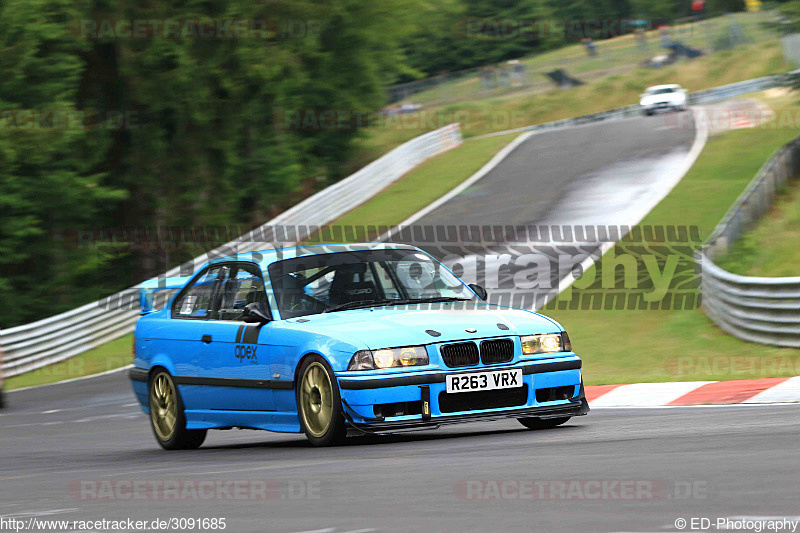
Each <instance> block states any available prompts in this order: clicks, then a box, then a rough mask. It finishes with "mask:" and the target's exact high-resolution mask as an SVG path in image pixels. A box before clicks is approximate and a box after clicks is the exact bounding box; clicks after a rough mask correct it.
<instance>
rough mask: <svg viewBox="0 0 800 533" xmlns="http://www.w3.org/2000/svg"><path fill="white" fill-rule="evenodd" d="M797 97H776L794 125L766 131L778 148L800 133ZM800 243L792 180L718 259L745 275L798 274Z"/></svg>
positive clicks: (799, 207) (799, 208) (798, 202)
mask: <svg viewBox="0 0 800 533" xmlns="http://www.w3.org/2000/svg"><path fill="white" fill-rule="evenodd" d="M797 98H798V96H797V95H793V94H790V95H788V96H785V97H782V98H778V99H777V102H778V103H779V106H778V107H779V111H778V113H779V115H778V117H779V118H778V121H779V122H780V120H781V118H783V119H787V117H791V118H792V121H791V123H792V126H791V127H783V128H781V129H778V130H777V131H771V132H770V131H765V132H763V134H764V135H772V136H774V139H775V143H776V147H777V144H778V143H788V142H789V141H791V140H793V139H794V138H796V137H797V136H798V135H800V124H798V123H797V122H795V120H797V118H798V117H800V104H798V102H797ZM770 103H771V102H770ZM773 106H775V103H773ZM785 124H789V122H785ZM798 242H800V184H798V183H797V181H793V182H790V183H789V184H787V185H786V186H785V187H784V188H783V190H781V191H779V194H778V196H777V197H776V199H775V203H774V204H773V206H772V208H771V209H770V210H769V211H768V212H767V214H766V215H765V216H764V217H763V218H762V219H761V220H759V221H758V223H757V224H756V227H755V228H753V229H752V230H751V231H748V232H746V233H745V234H744V235H742V237H741V238H740V239H739V240H738V241H737V242H736V243H734V245H733V247H731V249H730V251H729V252H728V253H727V254H726V255H724V256H722V257H720V258H718V259H717V264H718V265H719V266H721V267H722V268H724V269H726V270H728V271H729V272H734V273H736V274H742V275H745V276H764V277H789V276H797V275H798V268H797V265H798V264H800V247H798V246H797V243H798Z"/></svg>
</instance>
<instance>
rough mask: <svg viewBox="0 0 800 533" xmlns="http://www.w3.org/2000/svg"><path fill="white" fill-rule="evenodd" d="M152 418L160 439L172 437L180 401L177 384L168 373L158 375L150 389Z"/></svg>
mask: <svg viewBox="0 0 800 533" xmlns="http://www.w3.org/2000/svg"><path fill="white" fill-rule="evenodd" d="M150 418H151V419H152V421H153V428H154V429H155V431H156V434H157V435H158V438H159V439H161V440H162V441H168V440H169V439H171V438H172V435H173V434H174V433H175V423H176V422H177V421H178V402H177V395H176V393H175V385H174V384H173V383H172V380H171V379H170V378H169V376H168V375H167V374H159V375H158V376H156V379H155V381H154V382H153V386H152V387H151V389H150Z"/></svg>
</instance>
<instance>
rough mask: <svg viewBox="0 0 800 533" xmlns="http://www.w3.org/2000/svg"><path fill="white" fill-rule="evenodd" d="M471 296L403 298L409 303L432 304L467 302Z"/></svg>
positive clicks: (404, 301)
mask: <svg viewBox="0 0 800 533" xmlns="http://www.w3.org/2000/svg"><path fill="white" fill-rule="evenodd" d="M471 300H472V298H456V297H455V296H432V297H430V298H417V299H414V300H410V299H409V300H403V303H409V304H432V303H439V302H469V301H471Z"/></svg>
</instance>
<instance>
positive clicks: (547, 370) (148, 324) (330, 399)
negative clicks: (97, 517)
mask: <svg viewBox="0 0 800 533" xmlns="http://www.w3.org/2000/svg"><path fill="white" fill-rule="evenodd" d="M165 289H177V291H176V292H175V294H174V295H173V296H172V297H171V298H170V299H169V301H168V302H167V303H166V306H164V307H163V308H161V309H159V310H155V309H154V305H153V301H154V295H155V293H156V291H158V290H165ZM486 297H487V295H486V291H485V290H484V289H483V288H482V287H480V286H478V285H466V284H465V283H464V282H462V281H461V280H460V279H459V278H457V277H456V276H455V275H454V274H453V273H452V272H451V271H450V270H448V269H447V268H446V267H445V266H444V265H442V264H441V263H439V262H438V261H437V260H435V259H434V258H432V257H431V256H430V255H428V254H427V253H425V252H423V251H422V250H420V249H419V248H416V247H413V246H408V245H401V244H342V245H320V246H303V247H297V248H285V249H277V250H268V251H263V252H253V253H247V254H240V255H236V256H231V257H223V258H218V259H215V260H213V261H211V262H209V263H207V264H206V265H204V266H203V267H202V268H201V269H200V270H199V271H197V273H196V274H195V275H193V276H191V277H186V278H161V279H154V280H150V281H149V282H146V283H144V284H142V286H141V288H140V298H141V303H142V317H141V318H140V319H139V321H138V324H137V326H136V333H135V340H134V368H132V369H131V370H130V379H131V382H132V384H133V390H134V392H135V394H136V397H137V399H138V400H139V402H140V403H141V405H142V409H143V410H144V412H145V413H147V414H148V415H149V417H150V423H151V426H152V429H153V433H154V435H155V437H156V440H157V441H158V443H159V444H160V445H161V446H162V447H164V448H166V449H188V448H197V447H199V446H200V445H201V444H202V443H203V441H204V440H205V437H206V433H207V431H208V430H209V429H229V428H250V429H263V430H270V431H279V432H288V433H301V432H302V433H305V435H306V436H307V437H308V439H309V440H310V441H311V442H312V443H313V444H315V445H319V446H323V445H329V444H334V443H338V442H341V441H342V440H343V439H344V438H345V437H346V436H347V434H348V432H361V433H394V432H401V431H409V430H417V429H426V428H431V429H433V428H437V427H439V426H441V425H443V424H454V423H460V422H472V421H478V420H495V419H501V418H516V419H518V420H519V421H520V422H521V423H522V424H523V425H524V426H526V427H528V428H531V429H545V428H552V427H555V426H557V425H560V424H563V423H564V422H566V421H567V420H569V419H570V417H573V416H578V415H585V414H587V413H588V412H589V406H588V404H587V402H586V399H585V397H584V391H583V381H582V379H581V360H580V359H579V358H578V356H576V355H575V353H574V352H573V351H572V347H571V346H570V340H569V337H568V336H567V333H566V331H564V329H563V328H562V327H561V326H560V325H559V324H558V323H556V322H555V321H553V320H551V319H549V318H547V317H545V316H542V315H540V314H537V313H534V312H532V311H526V310H521V309H511V308H507V307H501V306H498V305H493V304H489V303H487V302H486V301H485V300H486Z"/></svg>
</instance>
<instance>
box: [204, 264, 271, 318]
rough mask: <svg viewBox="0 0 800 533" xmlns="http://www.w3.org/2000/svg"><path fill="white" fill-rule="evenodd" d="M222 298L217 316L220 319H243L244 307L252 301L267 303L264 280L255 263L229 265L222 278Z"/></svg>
mask: <svg viewBox="0 0 800 533" xmlns="http://www.w3.org/2000/svg"><path fill="white" fill-rule="evenodd" d="M220 289H221V298H220V302H219V310H218V311H217V313H216V318H217V319H219V320H237V321H238V320H242V318H243V316H242V315H243V313H244V308H245V306H246V305H247V304H250V303H254V302H257V303H262V304H266V303H267V298H266V293H265V292H264V280H263V278H262V277H261V272H260V271H259V269H258V267H256V266H255V265H244V264H241V263H238V264H233V265H229V270H228V273H227V276H226V277H225V279H223V280H222V282H221V285H220Z"/></svg>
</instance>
